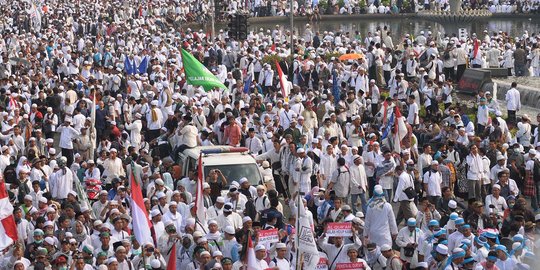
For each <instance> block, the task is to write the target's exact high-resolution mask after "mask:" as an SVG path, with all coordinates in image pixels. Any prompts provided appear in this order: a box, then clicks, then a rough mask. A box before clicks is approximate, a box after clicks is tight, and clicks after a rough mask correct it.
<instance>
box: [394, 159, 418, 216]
mask: <svg viewBox="0 0 540 270" xmlns="http://www.w3.org/2000/svg"><path fill="white" fill-rule="evenodd" d="M413 171H414V162H413V161H412V160H409V161H408V162H407V170H406V171H405V170H404V169H403V167H402V166H401V165H399V166H397V167H396V175H397V176H398V185H397V187H396V194H395V196H394V202H399V209H398V212H397V216H396V224H398V225H399V224H400V223H401V221H402V220H408V219H409V218H412V217H415V216H416V213H415V212H416V211H414V210H413V209H415V208H416V207H413V204H414V197H412V198H409V197H408V196H407V194H406V193H405V190H406V189H408V188H412V189H413V190H414V179H413V177H412V175H411V173H413Z"/></svg>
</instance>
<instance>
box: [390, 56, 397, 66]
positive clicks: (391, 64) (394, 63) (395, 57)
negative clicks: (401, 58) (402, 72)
mask: <svg viewBox="0 0 540 270" xmlns="http://www.w3.org/2000/svg"><path fill="white" fill-rule="evenodd" d="M397 63H398V59H397V56H396V55H395V54H394V55H392V62H391V63H390V67H391V68H395V67H396V65H397Z"/></svg>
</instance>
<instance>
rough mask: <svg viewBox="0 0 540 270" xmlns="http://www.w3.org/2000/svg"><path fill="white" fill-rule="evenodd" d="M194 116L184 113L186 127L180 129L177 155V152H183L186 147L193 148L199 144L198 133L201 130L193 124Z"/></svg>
mask: <svg viewBox="0 0 540 270" xmlns="http://www.w3.org/2000/svg"><path fill="white" fill-rule="evenodd" d="M192 120H193V118H192V117H191V116H190V115H184V120H183V123H184V127H183V128H182V129H181V130H180V131H179V134H178V135H179V136H180V141H181V143H180V144H179V145H180V146H178V148H177V149H176V151H175V153H174V155H175V156H176V153H181V152H183V151H184V150H185V149H188V148H193V147H195V146H197V144H198V139H199V137H198V134H199V130H198V129H197V127H195V126H194V125H193V121H192Z"/></svg>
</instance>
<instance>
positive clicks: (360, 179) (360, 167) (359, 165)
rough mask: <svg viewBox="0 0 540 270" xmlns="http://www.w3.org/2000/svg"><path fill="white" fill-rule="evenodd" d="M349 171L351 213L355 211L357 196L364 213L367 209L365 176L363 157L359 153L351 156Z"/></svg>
mask: <svg viewBox="0 0 540 270" xmlns="http://www.w3.org/2000/svg"><path fill="white" fill-rule="evenodd" d="M350 171H351V176H352V177H351V195H352V197H351V200H352V201H351V204H352V210H353V213H356V212H357V205H358V198H360V202H361V203H362V211H363V212H364V213H365V212H366V209H367V200H366V193H367V188H368V187H367V176H366V170H365V168H364V164H363V159H362V157H361V156H359V155H354V156H353V164H352V165H351V168H350Z"/></svg>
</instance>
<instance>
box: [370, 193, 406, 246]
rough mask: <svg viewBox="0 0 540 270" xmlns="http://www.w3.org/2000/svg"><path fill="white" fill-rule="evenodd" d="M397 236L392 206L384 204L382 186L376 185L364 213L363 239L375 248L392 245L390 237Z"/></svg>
mask: <svg viewBox="0 0 540 270" xmlns="http://www.w3.org/2000/svg"><path fill="white" fill-rule="evenodd" d="M397 234H398V227H397V224H396V218H395V215H394V210H393V209H392V205H390V204H389V203H388V202H386V199H385V198H384V192H383V189H382V186H380V185H376V186H375V188H374V190H373V198H371V200H370V201H369V203H368V209H367V211H366V220H365V225H364V238H365V239H366V240H367V241H368V242H370V243H376V244H377V246H382V245H385V244H386V245H392V237H393V236H396V235H397Z"/></svg>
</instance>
